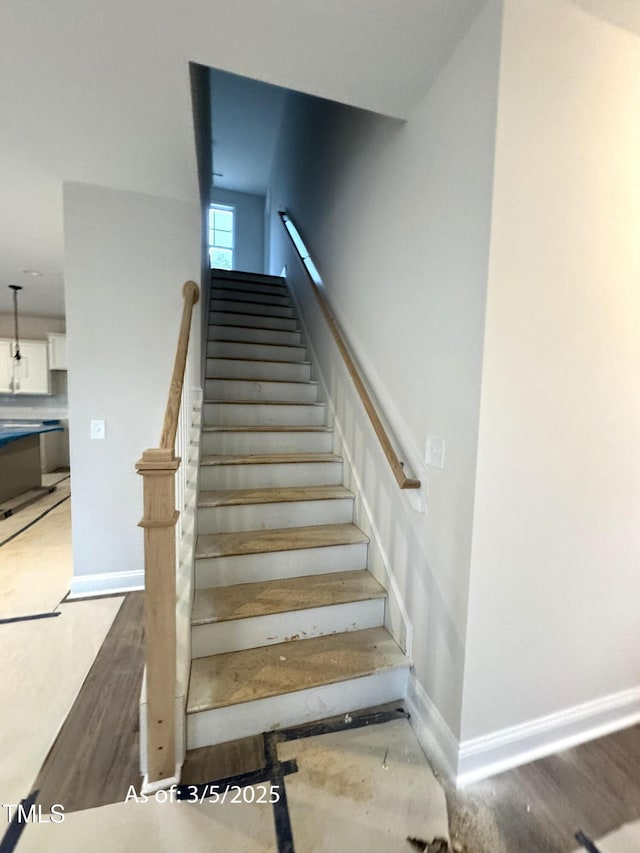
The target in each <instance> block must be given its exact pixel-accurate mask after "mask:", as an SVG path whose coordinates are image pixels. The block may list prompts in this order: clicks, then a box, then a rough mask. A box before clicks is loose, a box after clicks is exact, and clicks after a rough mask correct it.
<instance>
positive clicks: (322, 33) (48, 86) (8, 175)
mask: <svg viewBox="0 0 640 853" xmlns="http://www.w3.org/2000/svg"><path fill="white" fill-rule="evenodd" d="M483 3H484V0H403V2H402V3H398V1H397V0H349V2H348V3H345V2H344V0H323V2H322V3H319V2H318V1H317V0H234V1H233V3H230V2H225V3H224V4H222V3H219V4H218V3H217V2H216V0H136V2H135V3H131V2H130V0H126V2H125V0H110V2H109V3H105V2H104V0H47V2H42V0H2V3H0V116H1V120H0V174H1V175H2V192H1V193H0V313H2V312H5V311H9V310H10V293H9V290H8V289H7V288H6V285H7V284H9V283H11V282H15V283H18V284H22V285H24V287H25V289H24V291H23V292H22V294H21V306H22V310H23V311H24V312H25V313H29V314H34V315H41V316H47V315H49V316H61V315H62V314H63V313H64V289H63V279H64V239H63V192H62V187H63V182H65V181H77V182H83V183H89V184H95V185H100V186H105V187H111V188H115V189H123V190H130V191H133V192H141V193H149V194H152V195H156V196H165V197H169V198H173V199H179V200H187V201H193V200H195V199H197V198H198V183H197V174H196V158H195V151H194V143H193V122H192V116H191V102H190V84H189V68H188V63H189V62H190V61H194V62H198V63H200V64H202V65H206V66H210V67H215V68H219V69H222V70H225V71H229V72H233V73H235V74H240V75H245V76H248V77H253V78H257V79H258V80H261V81H264V82H268V83H273V84H276V85H283V86H288V87H291V88H294V89H296V90H299V91H303V92H308V93H309V94H312V95H319V96H322V97H326V98H330V99H333V100H336V101H341V102H343V103H346V104H351V105H353V106H358V107H363V108H365V109H369V110H373V111H375V112H380V113H384V114H387V115H391V116H395V117H399V118H406V117H407V116H408V115H409V113H410V112H411V109H412V108H413V107H414V106H415V105H416V104H417V103H418V102H419V101H420V100H421V99H422V97H424V94H425V92H426V90H427V88H428V87H429V85H430V83H431V82H432V80H433V79H434V77H435V75H436V73H437V71H438V69H439V67H440V66H441V64H442V62H443V60H444V58H445V57H446V55H447V54H448V53H449V51H450V50H451V49H452V47H453V45H454V44H455V43H456V42H457V40H458V39H459V38H460V36H461V34H462V32H463V31H464V30H465V29H466V27H467V26H468V24H469V22H470V21H471V19H472V18H473V16H474V15H475V14H476V13H477V12H478V10H479V9H480V7H481V6H482V5H483ZM319 46H321V49H320V48H319ZM221 97H222V98H224V97H226V96H224V95H221ZM276 100H277V99H275V100H274V101H273V102H272V107H271V108H272V109H276V110H277V106H276ZM214 121H215V119H214ZM220 156H222V154H221V155H220ZM246 156H248V154H247V155H246ZM226 168H228V169H229V171H230V174H233V173H234V171H237V164H234V163H233V162H231V161H230V165H229V166H228V167H226ZM247 180H249V179H247ZM250 180H251V181H252V182H253V183H247V186H254V187H257V186H260V185H261V181H263V178H262V177H260V175H258V174H256V175H254V176H253V177H252V178H251V179H250ZM25 269H31V270H39V271H40V272H42V273H43V275H42V276H41V277H39V278H31V277H29V276H26V275H25V274H24V273H23V272H22V270H25Z"/></svg>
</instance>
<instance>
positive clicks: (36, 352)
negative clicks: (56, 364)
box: [0, 341, 51, 394]
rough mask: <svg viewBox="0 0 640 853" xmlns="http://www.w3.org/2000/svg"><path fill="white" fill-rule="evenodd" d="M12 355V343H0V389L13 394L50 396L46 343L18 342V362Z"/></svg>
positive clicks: (13, 350) (47, 348)
mask: <svg viewBox="0 0 640 853" xmlns="http://www.w3.org/2000/svg"><path fill="white" fill-rule="evenodd" d="M14 354H15V344H14V342H13V341H0V389H1V390H2V391H4V393H13V394H50V393H51V389H50V385H49V344H48V343H47V341H20V355H21V359H20V361H19V362H16V361H15V359H14V358H13V356H14Z"/></svg>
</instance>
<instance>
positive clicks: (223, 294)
mask: <svg viewBox="0 0 640 853" xmlns="http://www.w3.org/2000/svg"><path fill="white" fill-rule="evenodd" d="M211 298H212V299H232V300H233V301H235V302H267V303H269V305H284V307H285V308H291V307H292V302H291V297H290V296H289V295H288V294H287V293H284V294H277V293H276V294H274V293H264V291H263V292H260V291H257V290H256V291H255V292H252V291H247V290H241V289H240V290H238V289H236V288H233V287H214V288H212V289H211Z"/></svg>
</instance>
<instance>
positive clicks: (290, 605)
mask: <svg viewBox="0 0 640 853" xmlns="http://www.w3.org/2000/svg"><path fill="white" fill-rule="evenodd" d="M297 327H298V323H297V319H296V316H295V310H294V307H293V304H292V301H291V299H290V296H289V294H288V291H287V288H286V285H285V283H284V280H283V279H281V278H277V277H273V276H263V275H255V274H251V273H227V272H223V271H216V273H215V274H214V276H213V278H212V289H211V302H210V316H209V334H208V342H207V356H208V357H207V370H206V376H207V378H206V381H205V394H204V412H203V424H204V425H203V434H202V442H201V453H202V455H201V460H200V466H201V467H200V493H199V502H198V540H197V546H196V568H195V587H196V592H195V597H194V603H193V611H192V658H193V660H192V665H191V679H190V685H189V695H188V700H187V746H188V748H190V749H193V748H196V747H200V746H205V745H209V744H214V743H222V742H225V741H228V740H234V739H236V738H239V737H245V736H247V735H251V734H257V733H259V732H262V731H266V730H268V729H272V728H277V727H282V726H289V725H294V724H299V723H302V722H306V721H309V720H317V719H321V718H323V717H327V716H330V715H333V714H341V713H347V712H349V711H351V710H358V709H361V708H365V707H369V706H372V705H376V704H379V703H382V702H389V701H394V700H396V699H400V698H402V697H403V696H404V695H405V693H406V683H407V676H408V669H409V660H408V658H407V657H406V656H405V655H404V654H403V653H402V651H401V650H400V648H399V647H398V646H397V644H396V643H395V641H394V640H393V638H392V637H391V636H390V635H389V633H388V632H387V630H386V629H385V627H384V614H385V600H386V593H385V590H384V589H383V588H382V587H381V586H380V584H379V583H378V582H377V581H376V580H375V579H374V577H373V576H372V575H371V574H370V573H369V572H368V571H367V547H368V540H367V537H366V536H365V534H364V533H363V532H362V530H360V529H359V528H358V527H357V526H356V525H355V524H354V523H353V506H354V495H353V494H352V493H351V492H350V491H348V490H347V489H346V488H345V487H344V486H343V485H342V459H341V458H340V457H339V456H336V455H335V454H334V453H333V452H332V447H333V435H332V431H331V429H330V428H328V427H327V426H325V420H326V407H325V404H324V403H323V402H321V401H320V400H319V399H318V396H319V395H318V384H317V383H316V382H314V381H313V380H312V379H311V363H310V362H309V361H307V360H306V350H305V347H304V345H303V344H302V343H301V333H300V331H299V329H298V328H297Z"/></svg>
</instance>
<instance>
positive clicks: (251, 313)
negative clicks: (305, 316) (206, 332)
mask: <svg viewBox="0 0 640 853" xmlns="http://www.w3.org/2000/svg"><path fill="white" fill-rule="evenodd" d="M211 301H212V302H235V303H236V305H240V304H241V305H246V306H247V307H249V306H250V305H262V306H263V307H264V308H292V307H293V306H289V305H277V304H276V305H274V304H273V302H260V301H258V300H257V299H252V300H251V301H249V300H248V299H230V298H229V297H227V296H212V297H211ZM218 313H220V314H246V315H247V316H251V317H267V316H268V317H277V318H279V319H280V320H294V319H295V318H294V317H292V315H291V314H265V313H264V312H262V313H260V311H242V310H241V309H240V308H232V309H231V308H230V309H226V308H210V309H209V316H211V315H212V314H218Z"/></svg>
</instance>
